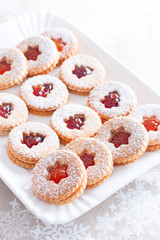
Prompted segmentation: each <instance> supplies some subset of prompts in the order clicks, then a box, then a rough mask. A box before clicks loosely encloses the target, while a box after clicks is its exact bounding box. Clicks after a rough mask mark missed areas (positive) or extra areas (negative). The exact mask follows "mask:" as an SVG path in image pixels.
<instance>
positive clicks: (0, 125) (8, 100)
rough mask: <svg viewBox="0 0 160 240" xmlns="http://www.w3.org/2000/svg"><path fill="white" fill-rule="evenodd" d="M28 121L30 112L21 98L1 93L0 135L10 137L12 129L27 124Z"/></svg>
mask: <svg viewBox="0 0 160 240" xmlns="http://www.w3.org/2000/svg"><path fill="white" fill-rule="evenodd" d="M27 119H28V110H27V107H26V105H25V103H24V102H23V101H22V100H21V99H20V98H18V97H16V96H15V95H12V94H7V93H0V135H8V133H9V132H10V131H11V129H12V128H14V127H16V126H17V125H19V124H21V123H24V122H26V121H27Z"/></svg>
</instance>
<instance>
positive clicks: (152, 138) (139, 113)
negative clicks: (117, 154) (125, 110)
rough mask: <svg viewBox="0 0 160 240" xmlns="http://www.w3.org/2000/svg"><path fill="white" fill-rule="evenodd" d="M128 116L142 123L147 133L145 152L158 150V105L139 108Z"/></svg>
mask: <svg viewBox="0 0 160 240" xmlns="http://www.w3.org/2000/svg"><path fill="white" fill-rule="evenodd" d="M130 116H131V117H133V118H135V119H136V120H138V121H140V122H141V123H143V125H144V126H145V128H146V130H147V132H148V147H147V151H155V150H158V149H160V126H159V125H160V105H156V104H146V105H143V106H140V107H138V108H137V109H135V111H133V112H132V113H131V114H130Z"/></svg>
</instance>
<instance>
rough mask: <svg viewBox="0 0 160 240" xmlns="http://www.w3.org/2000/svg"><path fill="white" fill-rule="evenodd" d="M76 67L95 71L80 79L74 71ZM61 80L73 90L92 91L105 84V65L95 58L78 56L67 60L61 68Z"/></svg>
mask: <svg viewBox="0 0 160 240" xmlns="http://www.w3.org/2000/svg"><path fill="white" fill-rule="evenodd" d="M75 65H78V66H79V67H80V66H81V65H82V66H85V67H89V68H91V69H93V72H92V74H90V75H86V76H85V77H82V78H78V77H77V76H76V75H75V74H73V73H72V71H73V70H74V69H75ZM60 79H62V81H63V82H64V83H65V84H66V85H67V86H68V87H69V88H71V89H73V90H76V89H78V90H83V91H85V90H86V91H90V90H91V89H93V88H94V87H96V86H97V85H99V84H101V83H103V82H104V79H105V70H104V67H103V65H102V64H101V63H100V62H99V61H98V60H97V59H95V58H94V57H92V56H88V55H77V56H73V57H70V58H69V59H67V60H66V61H65V62H64V63H63V64H62V66H61V69H60Z"/></svg>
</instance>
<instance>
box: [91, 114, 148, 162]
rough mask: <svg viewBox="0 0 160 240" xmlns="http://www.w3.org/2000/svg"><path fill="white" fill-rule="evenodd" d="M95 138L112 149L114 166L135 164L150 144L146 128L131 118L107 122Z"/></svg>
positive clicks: (118, 118)
mask: <svg viewBox="0 0 160 240" xmlns="http://www.w3.org/2000/svg"><path fill="white" fill-rule="evenodd" d="M95 138H97V139H99V140H101V141H103V142H104V143H105V144H106V145H107V146H108V147H109V148H110V150H111V152H112V157H113V162H114V165H126V164H128V163H131V162H134V161H135V160H137V159H138V158H140V157H141V156H142V155H143V153H144V152H145V150H146V148H147V144H148V134H147V131H146V129H145V127H144V126H143V124H141V123H140V122H138V121H137V120H135V119H133V118H130V117H117V118H114V119H111V120H109V121H107V122H105V124H104V125H102V127H101V129H100V130H99V131H98V133H97V134H96V136H95Z"/></svg>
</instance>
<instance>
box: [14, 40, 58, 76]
mask: <svg viewBox="0 0 160 240" xmlns="http://www.w3.org/2000/svg"><path fill="white" fill-rule="evenodd" d="M17 48H19V49H20V50H21V51H22V52H23V53H24V55H25V57H26V58H27V60H28V62H29V72H28V76H35V75H38V74H47V73H49V72H50V71H51V70H52V69H53V68H54V67H55V66H56V64H57V63H58V60H59V53H58V50H57V48H56V45H55V43H54V42H53V41H51V40H50V39H49V38H47V37H44V36H36V37H31V38H27V39H25V40H24V41H22V42H21V43H19V44H18V46H17Z"/></svg>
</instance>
